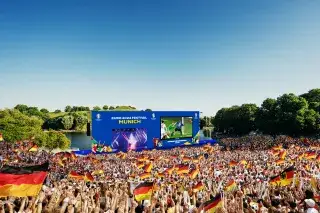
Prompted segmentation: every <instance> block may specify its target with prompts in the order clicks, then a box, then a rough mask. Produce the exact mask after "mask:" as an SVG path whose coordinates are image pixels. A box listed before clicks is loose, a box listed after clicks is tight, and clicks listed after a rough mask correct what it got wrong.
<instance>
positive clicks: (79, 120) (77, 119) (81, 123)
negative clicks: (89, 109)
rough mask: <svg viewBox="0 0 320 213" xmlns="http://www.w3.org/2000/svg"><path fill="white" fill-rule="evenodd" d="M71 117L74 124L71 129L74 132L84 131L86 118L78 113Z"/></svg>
mask: <svg viewBox="0 0 320 213" xmlns="http://www.w3.org/2000/svg"><path fill="white" fill-rule="evenodd" d="M73 117H74V123H73V127H72V128H73V129H75V130H82V131H85V129H86V124H87V121H88V118H87V116H86V115H83V114H80V113H74V114H73Z"/></svg>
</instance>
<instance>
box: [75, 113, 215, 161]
mask: <svg viewBox="0 0 320 213" xmlns="http://www.w3.org/2000/svg"><path fill="white" fill-rule="evenodd" d="M91 118H92V119H91V122H92V138H93V140H94V141H95V142H96V144H97V146H100V147H101V146H103V147H104V150H108V152H119V151H122V152H126V151H129V150H134V151H142V150H150V149H171V148H174V147H184V146H199V145H204V144H207V143H215V140H208V139H205V140H201V138H200V118H199V111H92V112H91ZM88 153H91V150H90V151H89V150H81V151H77V152H76V154H79V155H86V154H88Z"/></svg>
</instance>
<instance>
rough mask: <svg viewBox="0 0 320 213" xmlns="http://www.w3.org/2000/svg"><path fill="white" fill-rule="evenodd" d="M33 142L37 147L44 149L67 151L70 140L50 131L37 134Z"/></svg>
mask: <svg viewBox="0 0 320 213" xmlns="http://www.w3.org/2000/svg"><path fill="white" fill-rule="evenodd" d="M35 142H36V144H37V145H38V146H42V147H45V148H47V149H49V150H53V149H56V148H60V149H68V148H70V145H71V142H70V140H69V139H68V138H67V136H66V135H65V134H63V133H61V132H57V131H52V130H51V131H49V132H42V133H41V134H39V135H38V136H37V137H36V138H35Z"/></svg>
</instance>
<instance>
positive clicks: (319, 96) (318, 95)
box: [301, 88, 320, 103]
mask: <svg viewBox="0 0 320 213" xmlns="http://www.w3.org/2000/svg"><path fill="white" fill-rule="evenodd" d="M301 97H303V98H305V99H306V100H307V101H308V102H309V103H311V102H320V88H318V89H312V90H309V92H307V93H305V94H302V95H301Z"/></svg>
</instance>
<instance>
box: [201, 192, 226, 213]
mask: <svg viewBox="0 0 320 213" xmlns="http://www.w3.org/2000/svg"><path fill="white" fill-rule="evenodd" d="M222 202H223V201H222V196H221V194H218V195H216V196H215V197H214V198H213V199H211V200H209V201H207V202H205V203H204V205H203V206H204V208H203V209H204V211H205V212H208V213H215V212H216V211H217V209H218V208H221V207H222Z"/></svg>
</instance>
